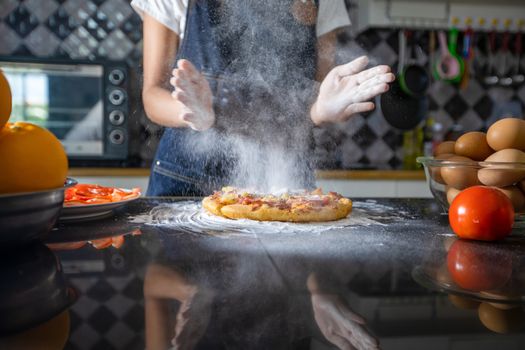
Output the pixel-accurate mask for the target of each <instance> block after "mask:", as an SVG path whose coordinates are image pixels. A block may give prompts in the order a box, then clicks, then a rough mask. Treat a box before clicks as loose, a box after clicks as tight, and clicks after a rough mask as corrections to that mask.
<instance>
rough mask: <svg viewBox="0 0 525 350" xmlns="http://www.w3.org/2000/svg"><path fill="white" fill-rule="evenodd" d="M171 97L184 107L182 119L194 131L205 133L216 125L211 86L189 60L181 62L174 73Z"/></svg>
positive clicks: (171, 80) (171, 82) (171, 81)
mask: <svg viewBox="0 0 525 350" xmlns="http://www.w3.org/2000/svg"><path fill="white" fill-rule="evenodd" d="M172 74H173V75H172V77H171V79H170V84H171V85H172V86H173V87H174V89H175V90H174V91H173V92H172V93H171V96H172V97H173V98H174V99H175V100H177V101H179V102H180V103H181V104H182V105H183V109H182V114H181V119H182V120H183V121H184V122H185V123H186V125H187V126H188V127H190V128H192V129H193V130H197V131H204V130H207V129H209V128H211V127H212V126H213V124H214V123H215V112H214V111H213V103H212V102H213V95H212V93H211V89H210V85H209V84H208V81H207V80H206V78H204V76H202V74H201V73H200V72H199V71H198V70H197V69H196V68H195V66H194V65H193V64H191V62H190V61H188V60H184V59H182V60H179V61H178V62H177V68H175V69H174V70H173V72H172Z"/></svg>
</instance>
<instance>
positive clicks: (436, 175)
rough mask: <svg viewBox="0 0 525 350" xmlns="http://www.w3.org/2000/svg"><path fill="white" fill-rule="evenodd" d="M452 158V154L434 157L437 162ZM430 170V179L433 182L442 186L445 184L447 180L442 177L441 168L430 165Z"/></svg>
mask: <svg viewBox="0 0 525 350" xmlns="http://www.w3.org/2000/svg"><path fill="white" fill-rule="evenodd" d="M451 157H454V154H452V153H442V154H439V155H437V156H435V157H434V159H436V160H447V159H449V158H451ZM428 170H429V172H430V177H431V178H432V180H434V181H436V182H439V183H440V184H443V185H444V184H445V180H443V178H442V177H441V167H439V166H433V165H429V166H428Z"/></svg>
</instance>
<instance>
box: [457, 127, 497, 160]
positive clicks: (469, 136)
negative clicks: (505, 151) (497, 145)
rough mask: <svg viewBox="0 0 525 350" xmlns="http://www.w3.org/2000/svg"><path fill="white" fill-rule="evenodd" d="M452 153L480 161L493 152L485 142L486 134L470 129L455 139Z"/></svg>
mask: <svg viewBox="0 0 525 350" xmlns="http://www.w3.org/2000/svg"><path fill="white" fill-rule="evenodd" d="M454 153H456V154H457V155H458V156H463V157H467V158H470V159H472V160H477V161H480V160H484V159H485V158H487V157H488V156H490V155H491V154H492V153H494V150H493V149H492V148H490V146H489V144H488V143H487V135H486V134H485V133H484V132H479V131H471V132H467V133H466V134H463V135H461V136H460V137H459V138H458V139H457V141H456V143H455V144H454Z"/></svg>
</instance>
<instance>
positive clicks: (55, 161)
mask: <svg viewBox="0 0 525 350" xmlns="http://www.w3.org/2000/svg"><path fill="white" fill-rule="evenodd" d="M67 170H68V162H67V156H66V152H65V150H64V148H63V147H62V144H61V143H60V141H59V140H58V139H57V138H56V137H55V135H53V134H52V133H51V132H50V131H49V130H47V129H45V128H42V127H40V126H37V125H34V124H31V123H26V122H17V123H7V124H6V126H5V127H4V128H3V129H2V130H0V193H15V192H31V191H39V190H47V189H52V188H58V187H61V186H63V185H64V181H65V180H66V176H67Z"/></svg>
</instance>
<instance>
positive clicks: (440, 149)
mask: <svg viewBox="0 0 525 350" xmlns="http://www.w3.org/2000/svg"><path fill="white" fill-rule="evenodd" d="M455 144H456V142H454V141H444V142H441V143H440V144H439V145H437V146H436V149H435V150H434V156H438V155H440V154H444V153H452V154H454V145H455Z"/></svg>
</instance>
